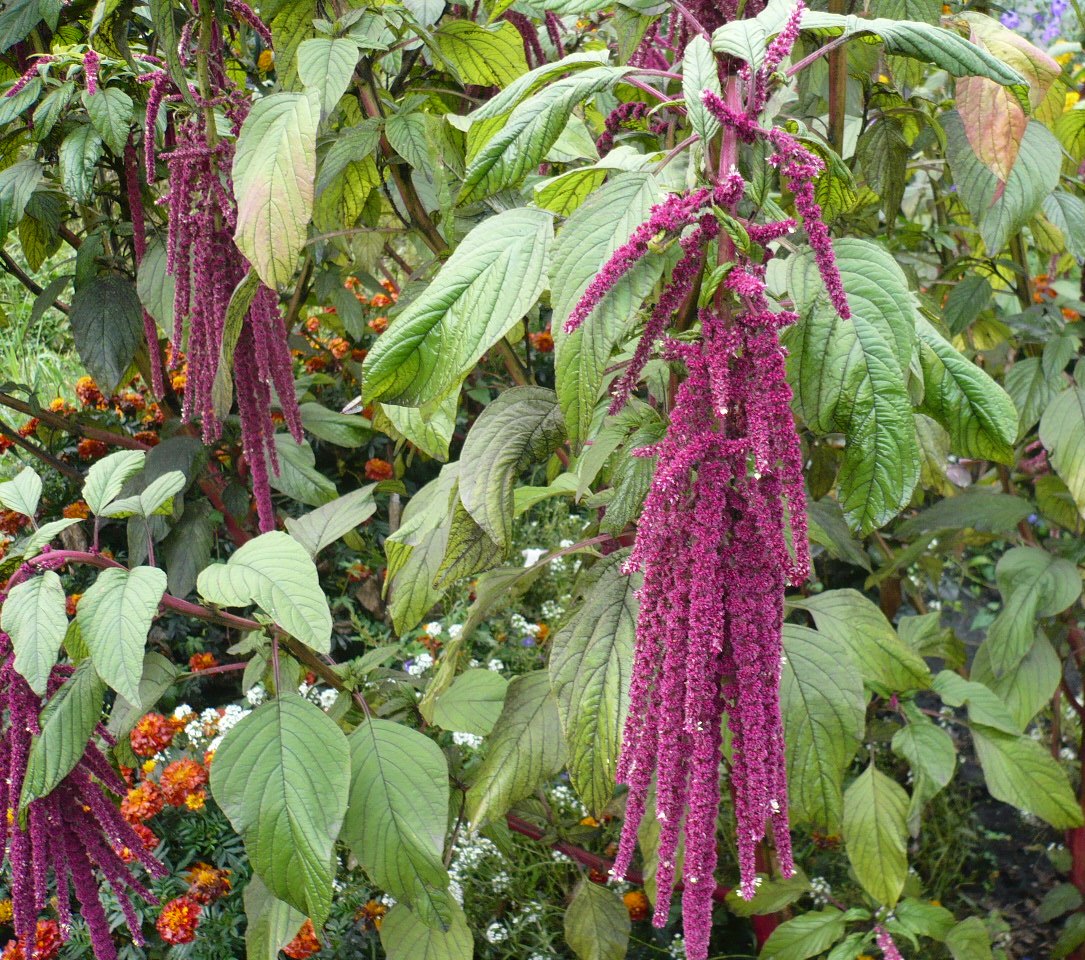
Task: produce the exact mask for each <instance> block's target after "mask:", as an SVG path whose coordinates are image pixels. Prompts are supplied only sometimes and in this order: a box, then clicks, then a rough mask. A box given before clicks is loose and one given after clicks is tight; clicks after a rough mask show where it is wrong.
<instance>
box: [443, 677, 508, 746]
mask: <svg viewBox="0 0 1085 960" xmlns="http://www.w3.org/2000/svg"><path fill="white" fill-rule="evenodd" d="M508 686H509V682H508V681H507V680H506V679H505V678H504V677H503V676H501V674H499V673H495V672H494V671H493V670H467V671H465V672H464V673H461V674H460V675H459V676H458V677H456V679H455V680H454V681H452V686H451V687H449V688H448V689H447V690H445V691H444V693H442V694H441V695H440V696H439V697H438V698H437V700H436V702H435V704H434V707H433V722H434V723H435V724H437V726H439V727H442V728H443V729H445V730H455V731H458V732H461V733H473V734H475V735H476V736H480V737H485V736H488V735H489V734H490V732H491V731H492V730H493V728H494V725H495V724H496V723H497V718H498V717H499V716H501V709H502V707H503V706H504V704H505V692H506V691H507V690H508Z"/></svg>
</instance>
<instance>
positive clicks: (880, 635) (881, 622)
mask: <svg viewBox="0 0 1085 960" xmlns="http://www.w3.org/2000/svg"><path fill="white" fill-rule="evenodd" d="M788 603H790V604H791V605H793V606H796V607H799V608H800V609H802V610H805V611H806V612H807V613H809V614H810V615H811V616H812V617H813V618H814V623H815V624H816V625H817V629H818V632H819V633H824V634H827V635H828V636H829V637H831V638H832V639H833V640H834V641H835V642H837V643H838V644H840V645H841V647H842V648H843V649H845V650H847V651H848V653H849V654H850V656H851V658H852V660H853V661H854V663H855V666H857V667H858V668H859V673H860V675H861V676H862V678H863V680H865V681H866V682H868V683H876V684H879V685H881V686H883V687H885V688H887V689H889V690H896V691H904V690H909V689H916V688H919V689H923V688H926V687H928V686H930V670H928V669H927V665H926V664H925V663H924V662H923V660H922V658H921V657H919V656H918V655H917V654H915V653H913V652H912V651H911V650H909V649H908V648H907V647H906V646H905V645H904V644H903V643H902V642H901V639H900V638H899V637H898V636H897V634H896V631H895V630H894V629H893V627H892V625H891V624H890V623H889V621H888V620H886V619H885V614H883V613H882V612H881V610H879V609H878V607H877V606H876V605H875V604H873V603H871V602H870V601H869V600H868V599H867V598H866V597H864V596H863V595H862V594H861V593H859V592H858V591H857V590H826V591H825V592H824V593H819V594H815V595H814V596H812V597H804V598H802V599H798V598H794V599H789V600H788Z"/></svg>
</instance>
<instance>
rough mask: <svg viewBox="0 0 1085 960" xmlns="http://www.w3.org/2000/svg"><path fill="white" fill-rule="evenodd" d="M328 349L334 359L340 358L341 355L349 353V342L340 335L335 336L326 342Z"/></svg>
mask: <svg viewBox="0 0 1085 960" xmlns="http://www.w3.org/2000/svg"><path fill="white" fill-rule="evenodd" d="M328 349H329V350H330V351H331V353H332V356H333V357H335V359H336V360H342V359H343V357H345V356H346V355H347V354H348V353H350V343H349V342H348V341H346V340H344V339H343V338H342V337H335V338H334V339H332V341H331V342H330V343H329V344H328Z"/></svg>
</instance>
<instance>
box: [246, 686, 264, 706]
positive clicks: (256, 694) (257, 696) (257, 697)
mask: <svg viewBox="0 0 1085 960" xmlns="http://www.w3.org/2000/svg"><path fill="white" fill-rule="evenodd" d="M245 699H246V700H248V701H249V703H250V704H252V706H254V707H258V706H260V704H261V703H263V702H264V701H265V700H266V699H267V690H265V689H264V685H263V684H262V683H254V684H253V685H252V686H251V687H249V692H248V693H246V694H245Z"/></svg>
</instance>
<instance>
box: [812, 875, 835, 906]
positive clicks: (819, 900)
mask: <svg viewBox="0 0 1085 960" xmlns="http://www.w3.org/2000/svg"><path fill="white" fill-rule="evenodd" d="M832 895H833V888H832V887H831V886H830V885H829V881H828V880H826V879H825V878H824V877H811V878H810V898H811V899H812V900H813V901H814V903H815V904H816V905H817V906H819V907H824V906H825V905H826V904H827V903H828V902H829V898H830V897H831V896H832Z"/></svg>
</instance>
